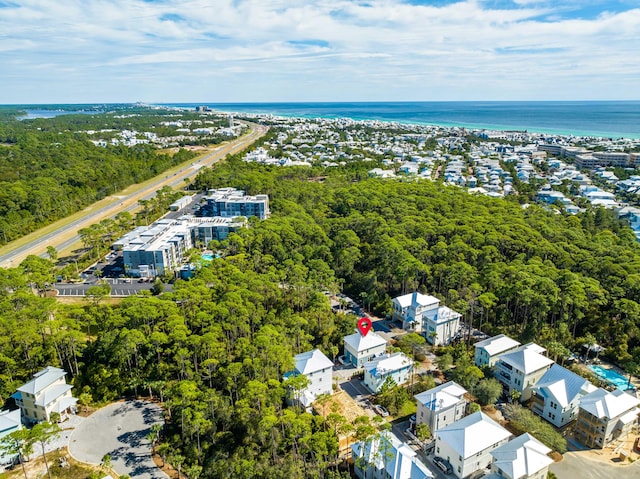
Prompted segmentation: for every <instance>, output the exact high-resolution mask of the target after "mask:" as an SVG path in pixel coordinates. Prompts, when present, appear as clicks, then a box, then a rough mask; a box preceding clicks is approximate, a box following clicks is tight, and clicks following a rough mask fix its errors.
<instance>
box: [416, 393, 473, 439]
mask: <svg viewBox="0 0 640 479" xmlns="http://www.w3.org/2000/svg"><path fill="white" fill-rule="evenodd" d="M467 394H468V393H467V390H466V389H465V388H463V387H462V386H460V385H459V384H457V383H456V382H454V381H449V382H447V383H444V384H441V385H439V386H436V387H435V388H432V389H429V390H427V391H423V392H421V393H420V394H416V395H415V396H414V397H415V399H416V403H417V408H418V409H417V412H416V425H419V424H426V425H427V426H429V430H430V431H431V432H432V434H433V433H435V432H436V431H438V430H439V429H441V428H443V427H446V426H448V425H450V424H453V423H454V422H456V421H459V420H460V419H462V418H463V417H464V415H465V412H466V410H467V399H466V396H467Z"/></svg>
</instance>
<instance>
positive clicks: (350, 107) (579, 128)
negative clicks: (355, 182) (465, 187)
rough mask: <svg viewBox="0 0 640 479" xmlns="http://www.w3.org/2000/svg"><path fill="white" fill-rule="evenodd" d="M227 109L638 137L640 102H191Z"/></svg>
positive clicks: (292, 115)
mask: <svg viewBox="0 0 640 479" xmlns="http://www.w3.org/2000/svg"><path fill="white" fill-rule="evenodd" d="M164 105H167V106H182V107H189V108H195V107H196V106H198V105H207V106H209V107H211V108H213V109H214V110H218V111H223V112H239V113H261V114H272V115H280V116H286V117H301V118H352V119H354V120H380V121H395V122H399V123H414V124H424V125H439V126H449V127H451V126H464V127H468V128H484V129H496V130H526V131H529V132H537V133H550V134H557V135H578V136H597V137H605V138H622V137H625V138H640V101H567V102H562V101H538V102H529V101H523V102H515V101H514V102H496V101H493V102H492V101H485V102H482V101H466V102H460V101H458V102H448V101H443V102H356V103H209V104H207V103H187V104H184V103H182V104H164Z"/></svg>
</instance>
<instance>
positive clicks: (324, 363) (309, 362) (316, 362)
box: [293, 349, 333, 374]
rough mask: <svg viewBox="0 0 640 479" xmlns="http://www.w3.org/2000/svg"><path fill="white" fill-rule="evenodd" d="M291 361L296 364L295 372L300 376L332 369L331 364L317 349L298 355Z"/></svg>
mask: <svg viewBox="0 0 640 479" xmlns="http://www.w3.org/2000/svg"><path fill="white" fill-rule="evenodd" d="M293 360H294V361H295V364H296V371H298V372H299V373H300V374H309V373H314V372H316V371H322V370H323V369H327V368H332V367H333V362H331V360H330V359H329V358H328V357H326V356H325V355H324V353H323V352H322V351H320V350H319V349H314V350H313V351H307V352H306V353H302V354H298V355H297V356H295V357H294V358H293Z"/></svg>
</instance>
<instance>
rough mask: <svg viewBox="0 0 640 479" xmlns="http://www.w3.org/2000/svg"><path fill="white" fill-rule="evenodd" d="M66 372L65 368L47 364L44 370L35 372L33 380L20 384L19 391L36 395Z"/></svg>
mask: <svg viewBox="0 0 640 479" xmlns="http://www.w3.org/2000/svg"><path fill="white" fill-rule="evenodd" d="M66 374H67V373H66V372H65V371H64V369H60V368H55V367H53V366H47V367H46V368H44V369H43V370H41V371H38V372H37V373H36V374H34V375H33V379H32V380H31V381H29V382H28V383H26V384H23V385H22V386H20V387H19V388H18V391H20V392H23V393H26V394H34V395H36V394H38V393H39V392H40V391H42V390H43V389H45V388H47V387H48V386H49V385H50V384H53V383H54V382H56V381H57V380H59V379H60V378H63V377H64V376H65V375H66Z"/></svg>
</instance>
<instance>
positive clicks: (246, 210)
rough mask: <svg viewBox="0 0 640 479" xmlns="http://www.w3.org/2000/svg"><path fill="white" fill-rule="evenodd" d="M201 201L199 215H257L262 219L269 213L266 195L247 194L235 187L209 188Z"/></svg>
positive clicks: (231, 216)
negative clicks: (202, 202)
mask: <svg viewBox="0 0 640 479" xmlns="http://www.w3.org/2000/svg"><path fill="white" fill-rule="evenodd" d="M203 201H204V204H203V205H202V206H201V208H200V210H199V213H198V215H199V216H206V217H212V216H222V217H223V218H234V217H236V216H244V217H246V218H248V217H250V216H257V217H258V218H259V219H261V220H263V219H266V218H268V217H269V215H270V211H269V196H268V195H255V196H247V195H245V192H244V191H242V190H237V189H235V188H219V189H216V190H209V191H208V192H207V196H205V197H204V198H203Z"/></svg>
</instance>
